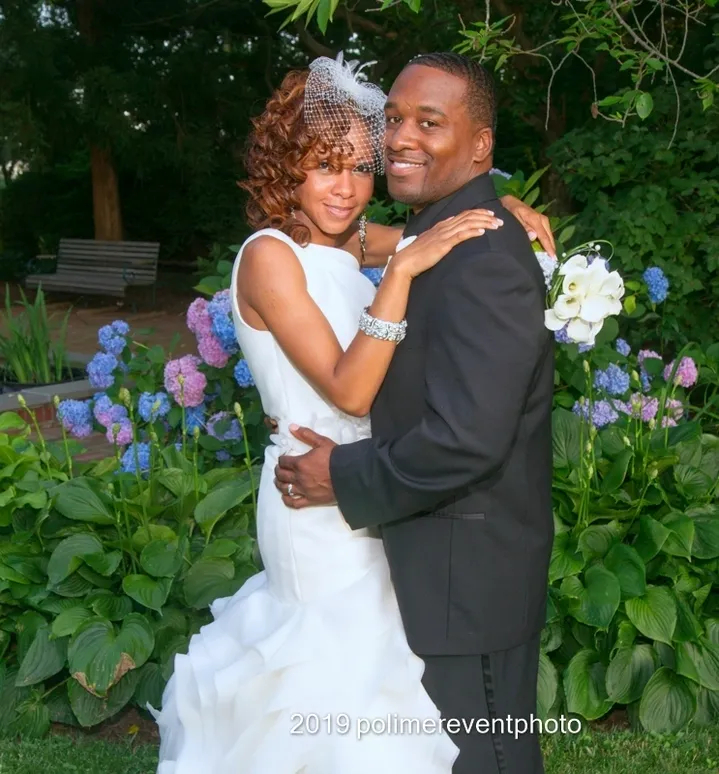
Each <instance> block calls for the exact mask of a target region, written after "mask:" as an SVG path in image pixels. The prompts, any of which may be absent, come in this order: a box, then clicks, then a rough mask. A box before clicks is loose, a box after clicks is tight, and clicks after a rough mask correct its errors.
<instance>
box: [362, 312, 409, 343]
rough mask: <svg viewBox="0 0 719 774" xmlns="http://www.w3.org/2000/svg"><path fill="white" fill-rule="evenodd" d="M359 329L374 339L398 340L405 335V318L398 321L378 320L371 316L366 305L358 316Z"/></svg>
mask: <svg viewBox="0 0 719 774" xmlns="http://www.w3.org/2000/svg"><path fill="white" fill-rule="evenodd" d="M359 329H360V330H361V331H362V333H365V334H367V336H372V338H374V339H381V340H382V341H395V342H400V341H402V339H403V338H404V337H405V336H406V335H407V320H402V322H398V323H396V322H386V321H385V320H378V319H377V318H376V317H372V315H371V314H370V313H369V307H368V306H366V307H365V308H364V311H363V312H362V316H361V317H360V322H359Z"/></svg>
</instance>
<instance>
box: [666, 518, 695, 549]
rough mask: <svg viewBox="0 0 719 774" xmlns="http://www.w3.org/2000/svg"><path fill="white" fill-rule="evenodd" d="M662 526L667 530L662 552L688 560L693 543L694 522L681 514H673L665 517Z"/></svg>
mask: <svg viewBox="0 0 719 774" xmlns="http://www.w3.org/2000/svg"><path fill="white" fill-rule="evenodd" d="M662 524H663V525H664V526H665V527H667V529H668V530H669V536H668V537H667V540H666V542H665V543H664V545H663V546H662V551H664V552H665V553H667V554H670V555H671V556H681V557H683V558H684V559H689V558H690V557H691V549H692V543H693V542H694V522H693V521H692V520H691V519H690V518H689V517H688V516H685V515H684V514H683V513H678V512H674V513H670V514H668V515H667V516H665V517H664V518H663V519H662Z"/></svg>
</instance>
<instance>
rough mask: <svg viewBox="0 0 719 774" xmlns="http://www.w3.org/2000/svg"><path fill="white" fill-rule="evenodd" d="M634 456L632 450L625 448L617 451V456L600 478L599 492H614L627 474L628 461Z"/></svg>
mask: <svg viewBox="0 0 719 774" xmlns="http://www.w3.org/2000/svg"><path fill="white" fill-rule="evenodd" d="M633 456H634V450H633V449H628V448H625V449H624V450H623V451H622V452H620V453H619V455H618V456H617V458H616V459H615V460H614V462H613V463H612V466H611V468H609V470H608V471H607V473H606V475H605V476H604V478H603V479H602V484H601V493H602V494H610V493H611V492H616V491H617V489H619V487H620V486H621V485H622V484H623V483H624V479H625V478H626V476H627V470H628V469H629V463H630V462H631V461H632V457H633Z"/></svg>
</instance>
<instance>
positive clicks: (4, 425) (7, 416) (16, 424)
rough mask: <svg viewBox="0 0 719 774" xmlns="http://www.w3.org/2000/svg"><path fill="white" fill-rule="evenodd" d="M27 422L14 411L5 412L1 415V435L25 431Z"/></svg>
mask: <svg viewBox="0 0 719 774" xmlns="http://www.w3.org/2000/svg"><path fill="white" fill-rule="evenodd" d="M26 427H27V422H25V420H24V419H23V418H22V417H21V416H20V415H19V414H16V413H15V412H14V411H3V412H2V414H0V433H6V432H7V431H8V430H24V429H25V428H26Z"/></svg>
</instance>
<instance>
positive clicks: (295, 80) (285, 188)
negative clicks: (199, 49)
mask: <svg viewBox="0 0 719 774" xmlns="http://www.w3.org/2000/svg"><path fill="white" fill-rule="evenodd" d="M308 76H309V70H293V71H291V72H289V73H288V74H287V75H286V76H285V78H284V80H283V81H282V83H281V84H280V86H279V88H278V89H277V90H276V91H275V92H274V94H273V95H272V96H271V97H270V99H269V101H268V102H267V105H266V106H265V110H264V112H263V113H262V115H260V116H259V117H258V118H254V119H252V126H253V131H252V132H251V134H250V136H249V138H248V149H247V155H246V161H245V166H246V168H247V173H248V179H247V180H244V181H242V182H240V183H239V186H240V187H241V188H243V189H244V190H246V191H247V192H248V193H249V196H250V198H249V201H248V203H247V207H246V214H247V222H248V223H249V224H250V225H251V226H252V227H253V228H254V229H262V228H276V229H278V230H279V231H283V232H284V233H285V234H287V236H289V237H290V239H292V240H294V241H295V242H297V243H298V244H301V245H306V244H307V243H308V242H309V240H310V230H309V229H308V228H307V226H305V225H303V224H302V223H300V222H299V221H297V220H296V219H295V218H293V217H292V210H293V208H296V207H298V206H299V201H298V199H297V197H296V196H295V189H296V188H297V186H299V185H300V184H301V183H303V182H304V181H305V180H306V179H307V174H306V171H307V170H308V169H311V168H313V167H314V166H316V165H317V160H318V159H329V160H330V161H331V162H332V163H338V161H337V160H338V157H340V156H346V155H351V154H352V152H353V151H352V146H351V144H350V143H348V142H347V141H346V140H345V139H344V138H345V137H346V135H347V134H348V132H349V130H350V128H351V125H352V121H353V120H356V119H357V117H356V115H355V116H352V114H351V113H350V112H347V115H346V117H345V120H342V121H341V122H340V123H338V121H337V115H338V113H337V107H336V106H335V107H334V109H333V112H332V120H331V121H329V120H328V126H327V131H325V132H324V137H320V136H319V135H318V134H316V133H313V132H312V131H311V130H310V129H309V128H308V127H307V126H306V124H305V122H304V120H303V108H304V97H305V85H306V83H307V78H308Z"/></svg>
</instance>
